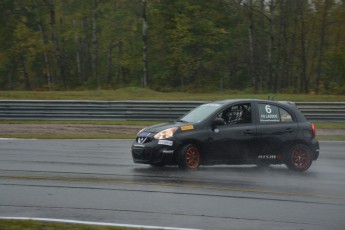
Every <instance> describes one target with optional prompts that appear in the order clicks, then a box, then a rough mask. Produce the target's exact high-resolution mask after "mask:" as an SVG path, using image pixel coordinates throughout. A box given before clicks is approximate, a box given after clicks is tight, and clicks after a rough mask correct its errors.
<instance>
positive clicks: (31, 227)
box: [0, 220, 138, 230]
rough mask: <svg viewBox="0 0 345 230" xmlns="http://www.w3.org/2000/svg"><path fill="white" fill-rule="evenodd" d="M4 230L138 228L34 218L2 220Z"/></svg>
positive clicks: (132, 229) (108, 229)
mask: <svg viewBox="0 0 345 230" xmlns="http://www.w3.org/2000/svg"><path fill="white" fill-rule="evenodd" d="M0 229H3V230H5V229H6V230H61V229H63V230H134V229H138V228H125V227H111V226H95V225H81V224H67V223H52V222H43V221H32V220H0Z"/></svg>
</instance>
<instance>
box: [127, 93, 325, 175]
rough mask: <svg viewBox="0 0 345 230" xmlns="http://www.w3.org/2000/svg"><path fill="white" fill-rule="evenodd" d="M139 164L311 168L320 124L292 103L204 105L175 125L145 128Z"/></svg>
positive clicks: (137, 147) (136, 156)
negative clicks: (250, 165)
mask: <svg viewBox="0 0 345 230" xmlns="http://www.w3.org/2000/svg"><path fill="white" fill-rule="evenodd" d="M132 156H133V160H134V162H135V163H141V164H150V165H153V166H163V165H178V166H179V167H180V168H183V169H196V168H198V167H199V166H200V165H215V164H257V165H260V166H267V165H270V164H286V165H287V167H288V168H289V169H292V170H295V171H305V170H307V169H308V168H309V167H310V166H311V164H312V161H313V160H316V159H317V158H318V156H319V143H318V141H317V140H316V139H315V127H314V125H313V124H311V123H310V122H308V121H307V120H306V119H305V117H304V116H303V114H302V113H301V112H300V111H299V110H298V109H297V107H296V106H295V104H294V103H292V102H278V101H264V100H249V99H243V100H224V101H216V102H212V103H208V104H203V105H201V106H199V107H197V108H195V109H194V110H192V111H190V112H189V113H188V114H186V115H185V116H183V117H181V118H180V119H179V120H177V121H175V122H173V123H165V124H159V125H155V126H151V127H147V128H144V129H142V130H141V131H140V132H139V133H138V135H137V138H136V140H135V142H134V143H133V145H132Z"/></svg>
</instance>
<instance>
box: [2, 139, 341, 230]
mask: <svg viewBox="0 0 345 230" xmlns="http://www.w3.org/2000/svg"><path fill="white" fill-rule="evenodd" d="M130 145H131V141H129V140H4V139H1V140H0V216H11V217H42V218H57V219H60V218H61V219H73V220H86V221H101V222H112V223H122V224H137V225H154V226H169V227H181V228H198V229H289V230H290V229H298V230H300V229H304V230H306V229H313V230H314V229H320V230H321V229H322V230H323V229H332V230H334V229H336V230H337V229H339V230H340V229H341V230H344V229H345V142H333V143H332V142H321V156H320V158H319V160H318V161H316V162H314V163H313V165H312V166H311V168H310V169H309V171H307V172H305V173H294V172H291V171H289V170H288V169H287V168H286V167H285V166H284V165H283V166H274V167H269V168H267V169H260V168H257V167H255V166H208V167H201V168H200V169H199V170H196V171H191V172H184V171H180V170H178V168H177V167H165V168H161V169H155V168H151V167H150V166H146V165H135V164H134V163H133V162H132V159H131V155H130Z"/></svg>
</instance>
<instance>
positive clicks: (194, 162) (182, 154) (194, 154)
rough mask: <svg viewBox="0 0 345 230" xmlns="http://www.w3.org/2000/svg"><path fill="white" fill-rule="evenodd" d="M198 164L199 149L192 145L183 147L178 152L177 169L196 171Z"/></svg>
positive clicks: (199, 160)
mask: <svg viewBox="0 0 345 230" xmlns="http://www.w3.org/2000/svg"><path fill="white" fill-rule="evenodd" d="M200 162H201V156H200V152H199V149H198V148H197V147H196V146H194V145H193V144H188V145H185V146H183V147H182V148H181V149H180V151H179V152H178V167H179V168H181V169H196V168H198V167H199V166H200Z"/></svg>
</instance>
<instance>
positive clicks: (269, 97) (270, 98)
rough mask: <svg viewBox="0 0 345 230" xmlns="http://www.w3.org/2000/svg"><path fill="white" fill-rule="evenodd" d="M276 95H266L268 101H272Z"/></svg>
mask: <svg viewBox="0 0 345 230" xmlns="http://www.w3.org/2000/svg"><path fill="white" fill-rule="evenodd" d="M276 96H277V94H276V95H274V96H268V100H269V101H274V100H275V98H276Z"/></svg>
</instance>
